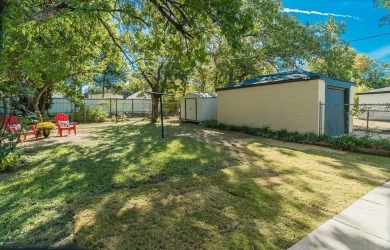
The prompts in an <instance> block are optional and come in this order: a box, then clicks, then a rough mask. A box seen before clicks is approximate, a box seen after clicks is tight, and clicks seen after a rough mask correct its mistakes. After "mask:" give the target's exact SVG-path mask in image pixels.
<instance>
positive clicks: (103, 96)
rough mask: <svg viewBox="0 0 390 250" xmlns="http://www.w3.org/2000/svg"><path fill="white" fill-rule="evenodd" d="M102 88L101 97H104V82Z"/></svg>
mask: <svg viewBox="0 0 390 250" xmlns="http://www.w3.org/2000/svg"><path fill="white" fill-rule="evenodd" d="M102 89H103V92H102V99H104V84H103V87H102Z"/></svg>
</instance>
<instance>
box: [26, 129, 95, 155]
mask: <svg viewBox="0 0 390 250" xmlns="http://www.w3.org/2000/svg"><path fill="white" fill-rule="evenodd" d="M94 138H97V135H96V134H95V133H93V132H92V131H91V129H90V128H88V125H78V126H77V135H75V134H74V133H73V131H72V132H71V133H70V134H69V135H68V133H67V132H64V134H63V136H59V135H58V134H57V130H56V129H53V130H52V131H51V134H50V136H49V137H48V138H43V137H39V138H38V140H35V138H33V137H27V140H26V141H24V142H23V143H21V144H20V146H21V148H22V149H27V148H32V147H37V146H41V145H49V144H60V143H64V144H65V143H76V142H81V141H86V140H91V139H94Z"/></svg>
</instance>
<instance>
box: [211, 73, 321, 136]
mask: <svg viewBox="0 0 390 250" xmlns="http://www.w3.org/2000/svg"><path fill="white" fill-rule="evenodd" d="M319 81H321V80H318V79H316V80H309V81H299V82H291V83H286V84H274V85H266V86H256V87H250V88H238V89H231V90H223V91H219V92H218V109H217V119H218V122H220V123H224V124H228V125H248V126H251V127H263V126H270V128H271V129H272V130H280V129H286V130H288V131H292V132H293V131H297V132H301V133H303V132H313V133H316V134H318V132H319V126H318V125H319V94H320V93H321V95H323V99H325V93H323V94H322V92H320V91H322V90H319V86H320V85H321V86H322V85H323V86H322V88H324V85H325V84H324V83H321V84H320V83H319ZM324 89H325V88H324ZM323 91H325V90H323Z"/></svg>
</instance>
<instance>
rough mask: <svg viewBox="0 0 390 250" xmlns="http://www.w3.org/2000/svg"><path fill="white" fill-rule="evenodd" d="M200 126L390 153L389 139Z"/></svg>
mask: <svg viewBox="0 0 390 250" xmlns="http://www.w3.org/2000/svg"><path fill="white" fill-rule="evenodd" d="M202 126H204V127H207V128H216V129H221V130H229V131H234V132H243V133H246V134H251V135H255V136H260V137H263V138H270V139H275V140H281V141H288V142H296V143H304V144H316V145H322V146H328V147H331V148H334V149H341V150H349V151H356V150H357V149H359V148H367V149H380V150H387V151H390V140H389V139H372V138H369V137H368V136H367V137H357V136H355V135H351V134H348V135H342V136H337V137H332V136H329V135H320V136H318V135H316V134H314V133H298V132H289V131H287V130H285V129H282V130H278V131H272V130H271V129H270V127H269V126H268V125H266V126H263V127H261V128H252V127H250V126H247V125H244V126H234V125H226V124H222V123H218V122H217V121H215V120H212V121H205V122H203V123H202Z"/></svg>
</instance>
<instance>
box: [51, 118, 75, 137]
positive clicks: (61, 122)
mask: <svg viewBox="0 0 390 250" xmlns="http://www.w3.org/2000/svg"><path fill="white" fill-rule="evenodd" d="M54 120H55V121H56V125H57V128H58V134H59V135H60V136H62V131H64V130H68V135H69V134H70V131H72V130H73V131H74V134H75V135H76V123H75V122H72V123H70V122H69V117H68V116H67V115H66V114H64V113H58V114H56V115H55V116H54Z"/></svg>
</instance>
